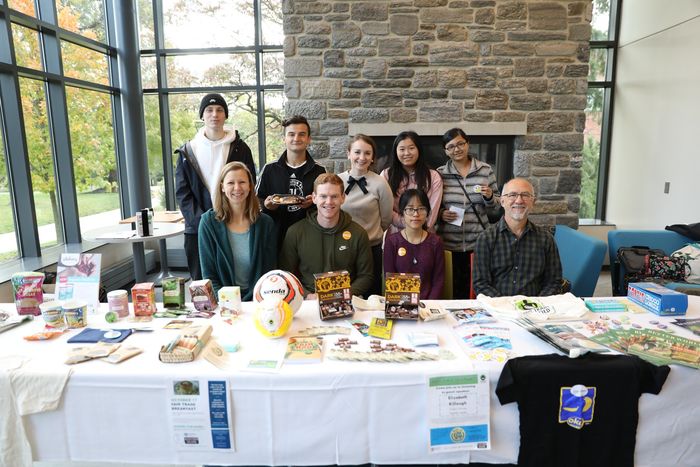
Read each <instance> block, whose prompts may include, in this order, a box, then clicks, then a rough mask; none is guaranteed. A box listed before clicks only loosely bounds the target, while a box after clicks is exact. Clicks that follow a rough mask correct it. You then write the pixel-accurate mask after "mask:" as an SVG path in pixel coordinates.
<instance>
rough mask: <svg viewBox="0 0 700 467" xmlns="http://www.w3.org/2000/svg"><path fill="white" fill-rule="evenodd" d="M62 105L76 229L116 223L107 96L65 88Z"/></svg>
mask: <svg viewBox="0 0 700 467" xmlns="http://www.w3.org/2000/svg"><path fill="white" fill-rule="evenodd" d="M66 104H67V106H68V122H69V125H70V140H71V151H72V153H73V176H74V182H75V191H76V194H77V197H78V212H79V215H80V227H81V229H82V230H83V231H85V230H89V229H91V228H94V227H95V225H108V224H116V223H117V222H119V219H120V218H121V212H120V210H119V179H118V177H117V158H116V154H115V152H114V130H113V128H112V109H111V98H110V95H109V94H107V93H103V92H95V91H87V90H84V89H78V88H74V87H70V86H66Z"/></svg>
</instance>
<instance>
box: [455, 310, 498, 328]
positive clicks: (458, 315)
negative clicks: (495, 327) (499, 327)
mask: <svg viewBox="0 0 700 467" xmlns="http://www.w3.org/2000/svg"><path fill="white" fill-rule="evenodd" d="M448 311H449V312H450V314H451V315H452V317H453V318H454V319H455V321H457V326H461V325H462V324H479V323H495V322H496V319H495V318H494V317H493V316H491V313H489V312H488V311H486V310H485V309H483V308H480V307H476V306H473V307H467V308H448Z"/></svg>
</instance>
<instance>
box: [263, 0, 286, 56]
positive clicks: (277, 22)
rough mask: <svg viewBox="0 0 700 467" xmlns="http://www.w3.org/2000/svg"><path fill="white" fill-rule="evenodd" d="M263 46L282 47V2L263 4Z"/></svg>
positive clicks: (264, 2) (274, 1)
mask: <svg viewBox="0 0 700 467" xmlns="http://www.w3.org/2000/svg"><path fill="white" fill-rule="evenodd" d="M260 6H261V8H260V11H261V13H262V42H263V45H282V43H283V42H284V34H283V33H282V2H280V1H276V0H270V1H265V0H263V1H262V2H261V5H260Z"/></svg>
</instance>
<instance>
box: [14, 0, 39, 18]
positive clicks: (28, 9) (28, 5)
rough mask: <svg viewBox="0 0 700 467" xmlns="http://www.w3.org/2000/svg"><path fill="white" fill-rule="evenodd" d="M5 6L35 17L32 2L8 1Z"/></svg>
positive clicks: (24, 0) (28, 0)
mask: <svg viewBox="0 0 700 467" xmlns="http://www.w3.org/2000/svg"><path fill="white" fill-rule="evenodd" d="M7 5H8V6H9V7H10V8H12V9H13V10H17V11H21V12H22V13H25V14H27V15H29V16H36V10H34V1H33V0H8V1H7Z"/></svg>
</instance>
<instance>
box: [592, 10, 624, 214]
mask: <svg viewBox="0 0 700 467" xmlns="http://www.w3.org/2000/svg"><path fill="white" fill-rule="evenodd" d="M621 12H622V0H610V11H609V15H610V16H609V23H608V40H605V41H593V40H591V41H590V42H589V45H590V49H591V50H595V49H597V50H601V49H602V50H607V52H608V57H607V61H606V69H605V79H604V80H602V81H588V89H603V109H602V120H601V130H600V156H599V159H598V181H597V187H598V188H597V191H596V205H595V219H599V220H602V221H605V218H606V208H607V206H606V204H607V199H608V193H607V192H608V178H609V177H608V175H609V171H610V147H611V143H612V128H613V109H614V102H615V78H616V75H617V49H618V46H619V37H620V14H621ZM611 35H612V37H611Z"/></svg>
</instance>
